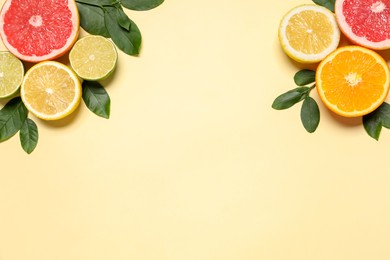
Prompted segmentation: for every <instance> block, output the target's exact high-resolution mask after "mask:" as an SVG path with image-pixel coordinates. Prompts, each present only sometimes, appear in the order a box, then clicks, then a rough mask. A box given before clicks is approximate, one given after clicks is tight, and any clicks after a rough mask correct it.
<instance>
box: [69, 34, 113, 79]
mask: <svg viewBox="0 0 390 260" xmlns="http://www.w3.org/2000/svg"><path fill="white" fill-rule="evenodd" d="M117 60H118V53H117V51H116V48H115V45H114V44H113V43H112V41H111V40H109V39H107V38H105V37H103V36H99V35H88V36H85V37H83V38H81V39H79V40H78V41H77V42H76V43H75V45H74V46H73V47H72V49H71V51H70V52H69V61H70V66H71V67H72V69H73V70H74V71H75V72H76V74H77V75H78V76H79V77H80V78H82V79H85V80H91V81H96V80H101V79H105V78H107V77H108V76H110V75H111V73H112V72H113V71H114V70H115V67H116V63H117Z"/></svg>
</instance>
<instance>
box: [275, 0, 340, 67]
mask: <svg viewBox="0 0 390 260" xmlns="http://www.w3.org/2000/svg"><path fill="white" fill-rule="evenodd" d="M279 41H280V44H281V46H282V49H283V50H284V52H285V53H286V54H287V55H288V56H289V57H290V58H292V59H294V60H296V61H298V62H302V63H316V62H319V61H321V60H322V59H324V58H325V57H326V56H327V55H328V54H329V53H331V52H332V51H334V50H335V49H336V48H337V47H338V45H339V42H340V30H339V28H338V26H337V22H336V18H335V16H334V14H333V13H332V12H331V11H329V10H328V9H326V8H325V7H322V6H319V5H300V6H297V7H295V8H293V9H292V10H290V11H289V12H288V13H287V14H286V15H285V16H284V17H283V18H282V20H281V22H280V25H279Z"/></svg>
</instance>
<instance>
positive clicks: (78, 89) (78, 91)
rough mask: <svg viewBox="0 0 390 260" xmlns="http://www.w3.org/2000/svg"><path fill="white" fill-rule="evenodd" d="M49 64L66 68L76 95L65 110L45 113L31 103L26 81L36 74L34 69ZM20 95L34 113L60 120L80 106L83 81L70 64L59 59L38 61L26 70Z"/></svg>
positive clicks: (62, 68) (47, 118)
mask: <svg viewBox="0 0 390 260" xmlns="http://www.w3.org/2000/svg"><path fill="white" fill-rule="evenodd" d="M48 65H49V66H54V67H57V68H58V69H61V70H64V71H65V72H67V74H68V75H69V77H70V78H71V79H72V81H73V82H74V87H75V89H74V90H75V96H74V98H73V100H72V102H71V103H69V104H68V107H67V108H66V109H65V110H63V111H59V112H58V113H56V114H45V113H42V112H41V111H38V110H37V109H35V108H34V106H33V105H32V104H31V103H30V100H29V99H28V97H27V95H26V93H27V92H28V90H26V85H27V83H26V82H28V80H29V77H30V76H31V75H32V74H34V71H35V70H36V69H39V68H40V67H42V66H48ZM33 77H34V76H33ZM42 91H47V90H42ZM34 95H35V96H37V95H39V93H35V94H34ZM20 96H21V98H22V101H23V103H24V105H25V106H26V108H27V109H28V110H29V111H30V112H31V113H32V114H34V115H35V116H36V117H38V118H40V119H43V120H58V119H62V118H64V117H66V116H68V115H70V114H71V113H72V112H74V111H75V110H76V108H77V107H78V106H79V104H80V102H81V96H82V90H81V83H80V80H79V78H78V76H77V75H76V74H75V73H74V72H73V70H72V69H70V68H69V67H68V66H66V65H64V64H62V63H60V62H57V61H43V62H40V63H37V64H35V65H33V66H32V67H31V68H30V69H29V70H28V71H27V72H26V74H25V76H24V79H23V82H22V85H21V87H20Z"/></svg>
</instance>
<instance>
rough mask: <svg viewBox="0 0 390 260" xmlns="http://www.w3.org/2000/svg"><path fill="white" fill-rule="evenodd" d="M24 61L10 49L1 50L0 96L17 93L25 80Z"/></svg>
mask: <svg viewBox="0 0 390 260" xmlns="http://www.w3.org/2000/svg"><path fill="white" fill-rule="evenodd" d="M23 75H24V67H23V63H22V62H21V61H20V60H19V59H18V58H16V57H15V56H14V55H13V54H11V53H10V52H8V51H1V52H0V98H8V97H10V96H12V95H13V94H15V93H16V92H17V91H18V90H19V87H20V85H21V84H22V81H23Z"/></svg>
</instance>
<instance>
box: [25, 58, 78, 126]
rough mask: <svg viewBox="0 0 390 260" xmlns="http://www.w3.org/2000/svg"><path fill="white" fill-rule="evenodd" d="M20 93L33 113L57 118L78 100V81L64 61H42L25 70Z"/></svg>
mask: <svg viewBox="0 0 390 260" xmlns="http://www.w3.org/2000/svg"><path fill="white" fill-rule="evenodd" d="M20 96H21V97H22V100H23V103H24V104H25V106H26V107H27V109H28V110H29V111H30V112H31V113H33V114H34V115H35V116H37V117H39V118H41V119H45V120H56V119H61V118H64V117H65V116H67V115H69V114H70V113H72V112H73V111H74V110H75V109H76V108H77V106H78V105H79V104H80V100H81V83H80V81H79V79H78V77H77V75H76V74H75V73H74V72H73V71H72V70H71V69H70V68H69V67H67V66H65V65H64V64H62V63H59V62H56V61H43V62H40V63H38V64H35V65H34V66H32V67H31V68H30V69H29V70H28V71H27V72H26V75H25V76H24V79H23V82H22V86H21V88H20Z"/></svg>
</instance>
